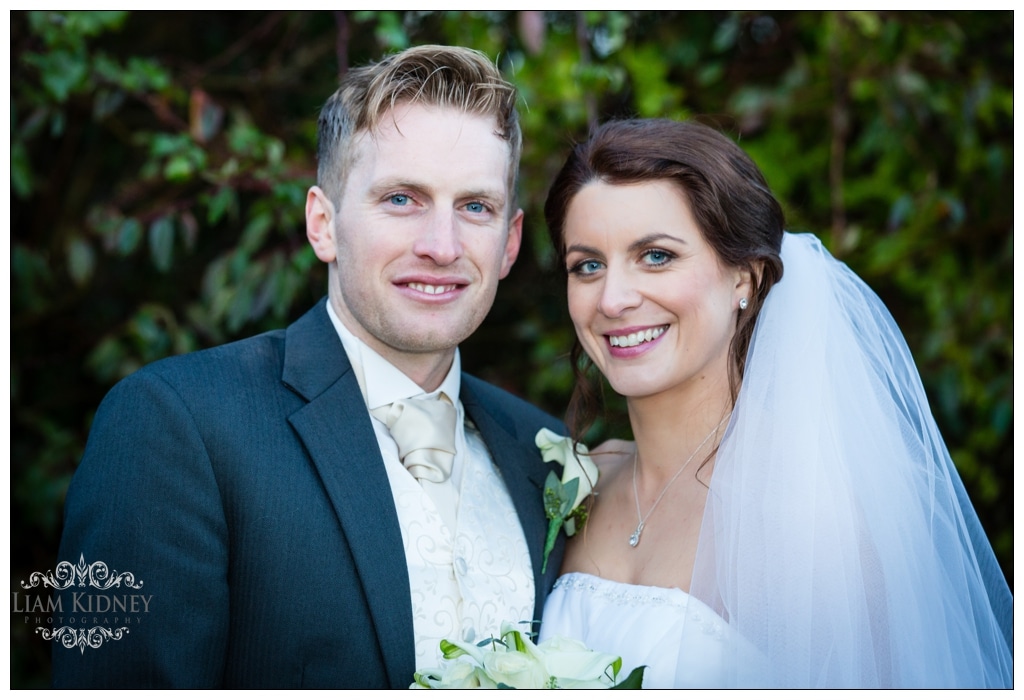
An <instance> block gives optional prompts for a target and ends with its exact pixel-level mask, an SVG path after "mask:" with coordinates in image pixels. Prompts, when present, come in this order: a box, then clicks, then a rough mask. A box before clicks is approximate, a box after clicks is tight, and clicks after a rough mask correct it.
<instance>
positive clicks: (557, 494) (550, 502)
mask: <svg viewBox="0 0 1024 700" xmlns="http://www.w3.org/2000/svg"><path fill="white" fill-rule="evenodd" d="M534 442H535V443H536V444H537V447H539V448H540V454H541V458H543V460H544V461H545V462H558V463H559V464H561V465H562V466H563V467H564V468H563V469H562V478H561V479H559V478H558V475H557V474H555V472H554V471H551V472H550V473H549V474H548V478H547V481H545V482H544V512H545V513H546V514H547V516H548V536H547V539H546V540H545V542H544V563H543V564H542V565H541V573H544V572H546V571H547V568H548V555H549V554H551V550H552V549H554V547H555V540H556V539H557V538H558V530H559V528H562V527H564V528H565V534H566V536H568V537H572V536H573V535H575V534H576V531H577V530H579V529H580V528H581V527H583V523H585V522H586V521H587V508H586V506H585V505H583V500H584V499H585V498H586V497H587V496H588V495H590V493H591V492H592V491H593V490H594V486H595V485H596V484H597V478H598V471H597V465H596V464H594V461H593V460H592V459H590V457H589V456H587V448H586V446H585V445H578V446H577V447H576V449H573V444H572V438H568V437H564V436H562V435H559V434H557V433H554V432H552V431H550V430H548V429H547V428H541V429H540V430H539V431H537V437H536V438H535V440H534Z"/></svg>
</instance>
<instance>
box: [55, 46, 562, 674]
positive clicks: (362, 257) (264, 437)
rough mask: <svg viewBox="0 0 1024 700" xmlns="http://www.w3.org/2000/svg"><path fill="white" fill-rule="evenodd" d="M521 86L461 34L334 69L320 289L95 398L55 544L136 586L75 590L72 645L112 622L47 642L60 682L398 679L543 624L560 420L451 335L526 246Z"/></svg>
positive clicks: (314, 211)
mask: <svg viewBox="0 0 1024 700" xmlns="http://www.w3.org/2000/svg"><path fill="white" fill-rule="evenodd" d="M515 101H516V93H515V89H514V88H513V87H512V86H511V85H510V84H509V83H507V82H506V81H505V80H504V79H503V78H502V77H501V75H500V73H499V72H498V71H497V70H496V69H495V67H494V65H493V64H492V63H491V62H490V61H488V60H487V59H486V58H485V57H483V56H482V55H481V54H479V53H477V52H474V51H470V50H468V49H462V48H449V47H439V46H421V47H417V48H413V49H409V50H407V51H404V52H402V53H400V54H397V55H394V56H391V57H389V58H386V59H384V60H383V61H381V62H379V63H376V64H373V65H370V66H366V67H363V68H360V69H356V70H353V71H351V72H350V73H349V74H348V75H347V76H346V77H345V79H344V80H343V81H342V85H341V87H340V88H339V89H338V91H337V92H336V93H335V94H334V95H333V96H332V97H331V98H330V99H329V100H328V102H327V104H326V105H325V106H324V108H323V110H322V113H321V115H320V123H319V148H318V160H319V169H318V176H317V177H318V184H317V186H315V187H312V188H310V190H309V193H308V196H307V200H306V229H307V235H308V238H309V241H310V244H311V245H312V247H313V249H314V251H315V253H316V255H317V257H318V258H319V259H320V260H321V261H323V262H324V263H326V264H327V265H328V268H329V283H328V284H329V290H328V296H327V298H326V299H325V300H322V301H321V302H320V303H318V304H317V305H316V306H315V307H314V308H313V309H311V310H310V311H309V312H308V313H306V315H305V316H303V317H302V318H300V319H299V320H298V321H297V322H295V323H294V324H293V325H291V326H290V327H288V328H287V329H286V330H284V331H275V332H271V333H267V334H264V335H261V336H257V337H254V338H250V339H247V340H243V341H240V342H237V343H232V344H229V345H225V346H222V347H218V348H213V349H211V350H206V351H202V352H198V353H193V354H190V355H184V356H180V357H175V358H170V359H167V360H164V361H161V362H158V363H155V364H153V365H150V366H148V367H146V368H144V369H142V370H140V371H139V372H137V373H136V374H134V375H132V376H131V377H128V378H127V379H125V380H124V381H122V382H121V383H119V384H118V385H117V386H116V387H114V389H113V390H111V392H110V394H109V395H108V396H107V398H106V399H105V400H104V402H103V404H102V405H101V406H100V409H99V411H98V412H97V414H96V418H95V422H94V424H93V428H92V433H91V435H90V438H89V443H88V447H87V449H86V453H85V456H84V458H83V460H82V463H81V465H80V466H79V468H78V470H77V472H76V474H75V477H74V480H73V482H72V484H71V487H70V490H69V492H68V498H67V505H66V518H65V529H64V535H63V540H62V542H61V550H60V561H62V562H71V563H72V564H73V565H77V564H79V563H80V562H82V561H84V563H85V564H86V565H87V566H88V565H90V564H93V563H95V562H103V563H104V564H105V565H106V566H107V567H108V568H109V570H110V573H109V574H108V576H107V578H106V580H108V581H109V580H110V579H112V578H114V577H115V576H116V575H120V574H123V573H125V572H130V573H131V574H132V575H133V576H134V577H135V581H136V585H138V582H139V581H140V580H141V584H142V587H141V588H138V589H133V588H129V587H127V585H126V584H127V583H128V582H127V581H124V582H123V583H124V584H125V585H123V586H120V587H118V588H110V589H108V590H106V591H99V592H106V593H112V594H115V595H114V596H112V597H115V598H116V597H117V596H122V597H123V596H125V595H127V594H138V595H141V596H149V598H148V599H143V600H145V601H146V603H145V606H142V605H139V606H137V608H136V610H135V611H134V612H132V613H131V614H129V615H127V616H126V615H125V614H124V612H122V613H121V619H120V620H117V619H116V618H113V617H111V615H106V616H104V615H95V614H92V613H90V614H88V615H82V614H81V613H82V612H83V609H82V605H81V603H82V601H84V600H85V597H83V596H81V595H80V596H79V598H77V599H76V598H75V597H74V596H73V593H72V592H73V591H77V592H78V593H79V594H81V593H82V592H83V591H87V592H91V593H97V592H98V591H97V590H96V588H95V586H96V585H97V584H96V581H95V580H94V581H93V582H92V583H91V585H93V586H94V588H74V587H73V588H68V589H66V590H65V591H64V597H63V598H62V599H61V603H62V613H63V615H64V616H65V618H73V617H77V618H78V619H77V620H73V621H69V619H65V620H64V623H65V624H70V625H71V627H72V628H75V629H72V631H71V635H72V637H74V634H75V632H76V630H77V629H82V628H83V626H84V628H85V629H86V630H89V629H92V630H93V631H94V630H95V628H103V629H109V630H114V629H115V628H126V629H127V634H123V635H120V638H105V635H104V633H103V632H102V630H101V632H100V637H104V638H102V639H99V638H96V637H91V639H94V640H96V641H97V644H96V645H95V646H93V644H92V642H90V643H86V642H85V641H82V640H84V639H85V637H84V635H85V632H82V633H80V635H79V640H80V641H82V643H81V644H80V645H75V644H71V648H66V647H65V645H64V644H62V643H59V640H58V643H55V644H54V647H53V668H54V676H53V680H54V685H55V686H57V687H86V686H87V687H264V688H271V687H324V688H326V687H334V688H344V687H356V688H381V687H394V688H401V687H408V686H409V684H410V683H411V682H412V680H413V671H414V670H415V669H416V668H419V667H423V666H436V665H437V663H438V660H439V657H438V651H437V649H438V644H439V642H440V640H441V639H442V638H448V639H459V640H471V641H475V640H478V639H482V638H485V637H487V636H489V635H491V634H497V633H498V632H499V631H500V629H499V626H500V624H501V622H502V621H504V620H508V621H511V622H518V621H522V620H536V619H539V617H540V611H541V610H542V608H543V604H544V599H545V596H546V594H547V592H548V590H550V587H551V584H552V582H553V579H554V577H555V576H556V575H557V572H558V570H559V564H560V558H561V551H562V544H561V543H559V545H558V546H557V547H556V549H555V552H554V553H553V556H552V559H551V561H550V562H549V563H548V567H547V572H548V573H547V576H542V575H541V571H540V569H541V554H540V550H541V547H542V546H543V542H544V533H545V528H546V520H545V516H544V511H543V504H542V488H543V484H544V478H545V476H546V474H547V472H548V471H549V468H550V467H549V465H545V464H543V463H542V462H541V459H540V454H539V452H538V450H537V449H536V447H535V446H534V442H533V441H534V436H535V434H536V433H537V431H538V429H540V428H542V427H547V428H552V429H554V430H560V428H561V426H560V424H559V423H558V421H556V420H555V419H553V418H551V417H550V416H548V415H546V414H544V413H542V412H541V411H539V410H537V409H536V408H534V407H532V406H530V405H529V404H527V403H525V402H523V401H521V400H519V399H517V398H515V397H513V396H511V395H510V394H507V393H505V392H504V391H502V390H500V389H498V388H496V387H494V386H491V385H489V384H486V383H484V382H482V381H480V380H478V379H475V378H474V377H471V376H469V375H465V374H462V373H461V371H460V359H459V352H458V349H457V346H458V344H459V343H460V342H461V341H462V340H464V339H465V338H467V337H468V336H469V335H470V334H471V333H472V332H473V331H474V330H476V328H477V327H478V326H479V325H480V323H481V322H482V321H483V319H484V317H485V316H486V314H487V312H488V311H489V309H490V307H491V304H492V303H493V300H494V296H495V291H496V288H497V284H498V280H499V279H501V278H504V277H505V276H506V275H507V274H508V272H509V269H510V268H511V266H512V264H513V262H514V261H515V259H516V255H517V253H518V251H519V244H520V238H521V233H522V220H523V213H522V211H521V210H519V209H517V208H516V206H515V201H514V199H515V198H514V194H513V193H514V189H515V182H516V176H517V170H518V161H519V153H520V144H521V134H520V127H519V123H518V117H517V114H516V110H515ZM97 579H103V576H97ZM76 606H77V607H78V608H79V609H78V610H77V611H76V612H77V613H78V614H74V612H73V608H75V607H76ZM85 612H89V611H85ZM125 618H127V619H125ZM56 626H57V623H56V621H55V624H54V627H56Z"/></svg>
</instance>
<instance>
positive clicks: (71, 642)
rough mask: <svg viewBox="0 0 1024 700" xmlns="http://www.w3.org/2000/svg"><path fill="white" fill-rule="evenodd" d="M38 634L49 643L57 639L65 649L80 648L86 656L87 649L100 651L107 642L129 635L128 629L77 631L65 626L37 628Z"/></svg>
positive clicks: (94, 628)
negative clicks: (51, 628)
mask: <svg viewBox="0 0 1024 700" xmlns="http://www.w3.org/2000/svg"><path fill="white" fill-rule="evenodd" d="M36 632H38V633H39V634H40V635H42V637H43V639H45V640H46V641H48V642H49V641H52V640H54V639H56V640H57V641H59V642H60V643H61V644H62V645H63V646H64V648H65V649H74V648H75V647H78V651H79V652H80V653H82V654H84V653H85V648H86V647H91V648H93V649H99V648H100V647H101V646H103V642H105V641H107V640H110V639H113V640H115V641H116V640H118V639H121V637H123V636H124V635H126V634H128V628H127V627H118V628H117V629H108V628H107V627H92V628H90V629H88V630H87V629H84V628H82V629H75V628H74V627H68V626H66V625H65V626H64V627H58V628H57V629H53V630H50V629H47V628H46V627H36Z"/></svg>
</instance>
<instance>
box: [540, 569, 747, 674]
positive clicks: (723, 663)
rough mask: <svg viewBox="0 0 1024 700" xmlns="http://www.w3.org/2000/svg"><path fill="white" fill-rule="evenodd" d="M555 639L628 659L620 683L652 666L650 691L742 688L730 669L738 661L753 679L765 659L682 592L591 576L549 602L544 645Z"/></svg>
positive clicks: (561, 586)
mask: <svg viewBox="0 0 1024 700" xmlns="http://www.w3.org/2000/svg"><path fill="white" fill-rule="evenodd" d="M687 623H689V624H687ZM555 636H562V637H569V638H572V639H578V640H580V641H582V642H583V643H584V644H586V645H587V646H588V647H589V648H591V649H594V650H596V651H602V652H605V653H608V654H614V655H616V656H621V657H622V671H621V672H620V674H619V678H620V680H622V679H624V678H625V677H626V676H627V675H628V674H629V672H630V671H632V670H633V669H634V668H636V667H637V666H646V667H647V668H646V669H645V670H644V685H643V687H644V688H722V687H726V686H728V685H730V684H731V683H733V682H734V679H733V678H732V677H730V675H729V674H728V672H727V669H729V668H732V669H733V670H735V668H736V667H735V663H734V662H735V661H736V660H737V659H739V658H741V657H742V658H744V664H743V668H744V669H745V670H748V671H750V672H754V670H755V669H756V668H757V666H758V658H757V654H756V653H755V652H754V651H753V649H752V648H750V647H749V646H747V645H745V644H743V643H742V642H741V640H739V639H738V637H737V636H736V634H735V633H734V632H733V631H732V630H731V628H730V627H729V626H728V625H727V624H726V623H725V621H724V620H722V618H720V617H719V616H718V615H717V614H715V612H714V611H713V610H711V608H709V607H708V606H706V605H705V604H704V603H702V602H701V601H699V600H697V599H696V598H693V597H691V596H690V595H688V594H686V593H684V592H683V591H681V590H680V589H678V588H658V587H656V586H638V585H633V584H628V583H619V582H618V581H608V580H606V579H603V578H599V577H597V576H593V575H591V574H583V573H572V574H565V575H563V576H561V577H560V578H559V579H558V582H557V583H556V584H555V588H554V590H553V591H552V592H551V595H549V596H548V599H547V603H546V605H545V606H544V623H543V625H542V626H541V630H540V640H541V641H543V640H545V639H549V638H550V637H555ZM739 649H743V653H739Z"/></svg>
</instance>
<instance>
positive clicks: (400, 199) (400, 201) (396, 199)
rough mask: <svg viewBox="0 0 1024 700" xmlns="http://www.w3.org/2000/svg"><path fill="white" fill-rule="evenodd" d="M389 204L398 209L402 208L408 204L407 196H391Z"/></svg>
mask: <svg viewBox="0 0 1024 700" xmlns="http://www.w3.org/2000/svg"><path fill="white" fill-rule="evenodd" d="M391 203H392V204H394V205H395V206H398V207H404V206H405V205H406V204H408V203H409V195H406V194H393V195H391Z"/></svg>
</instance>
